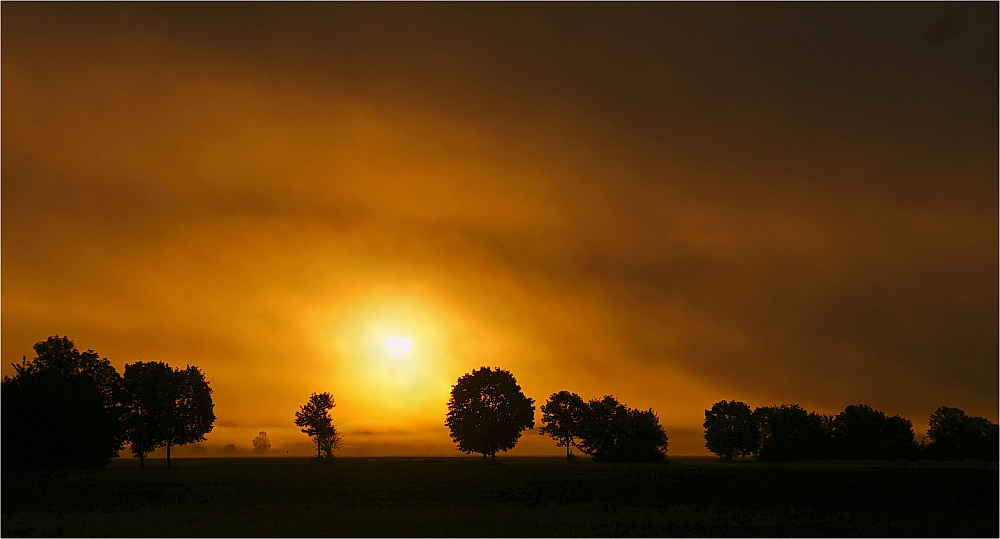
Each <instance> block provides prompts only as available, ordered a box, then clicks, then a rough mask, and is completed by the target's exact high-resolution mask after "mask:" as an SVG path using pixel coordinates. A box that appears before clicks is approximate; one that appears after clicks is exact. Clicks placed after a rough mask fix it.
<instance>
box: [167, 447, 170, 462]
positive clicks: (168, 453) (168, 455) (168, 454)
mask: <svg viewBox="0 0 1000 539" xmlns="http://www.w3.org/2000/svg"><path fill="white" fill-rule="evenodd" d="M169 467H170V442H167V468H169Z"/></svg>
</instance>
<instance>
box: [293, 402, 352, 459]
mask: <svg viewBox="0 0 1000 539" xmlns="http://www.w3.org/2000/svg"><path fill="white" fill-rule="evenodd" d="M336 406H337V405H336V404H335V403H334V402H333V395H330V394H329V393H313V394H312V395H310V396H309V401H308V402H306V403H305V404H303V405H302V406H300V407H299V408H300V409H299V411H298V412H295V424H296V425H297V426H299V427H302V432H304V433H305V434H307V435H308V436H309V437H310V438H312V439H313V442H315V443H316V457H317V458H322V457H324V456H325V457H326V458H333V450H334V449H337V448H339V447H340V445H341V442H342V439H343V437H342V435H341V434H340V432H338V431H337V428H336V427H334V426H333V419H332V418H330V410H331V409H333V408H334V407H336Z"/></svg>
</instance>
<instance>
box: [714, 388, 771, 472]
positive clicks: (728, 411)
mask: <svg viewBox="0 0 1000 539" xmlns="http://www.w3.org/2000/svg"><path fill="white" fill-rule="evenodd" d="M704 427H705V447H707V448H708V450H709V451H711V452H713V453H715V454H716V455H719V456H720V457H722V458H724V459H726V460H732V459H733V457H734V456H739V457H747V456H750V455H754V454H756V453H757V451H758V449H759V448H760V427H759V426H758V425H757V422H756V421H755V420H754V416H753V410H751V409H750V406H748V405H747V404H746V403H743V402H740V401H719V402H717V403H715V404H713V405H712V409H711V410H705V423H704Z"/></svg>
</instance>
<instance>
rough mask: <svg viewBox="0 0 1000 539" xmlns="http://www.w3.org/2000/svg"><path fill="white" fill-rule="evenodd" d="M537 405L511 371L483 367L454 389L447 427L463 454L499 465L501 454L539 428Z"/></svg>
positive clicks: (465, 376)
mask: <svg viewBox="0 0 1000 539" xmlns="http://www.w3.org/2000/svg"><path fill="white" fill-rule="evenodd" d="M534 402H535V401H534V400H533V399H530V398H528V397H525V396H524V393H522V392H521V386H519V385H517V380H515V379H514V375H513V374H511V373H510V371H506V370H503V369H500V368H498V369H496V370H493V369H491V368H489V367H482V368H480V369H477V370H474V371H472V372H471V373H469V374H465V375H463V376H462V377H461V378H459V379H458V381H457V382H456V383H455V385H454V386H452V388H451V399H450V400H449V401H448V416H447V419H446V420H445V425H446V426H447V427H448V428H449V429H450V430H451V437H452V439H453V440H455V443H457V444H458V449H459V450H460V451H462V452H465V453H482V455H483V460H486V457H487V456H489V457H490V458H491V459H492V460H493V461H494V462H496V458H497V451H509V450H510V449H513V448H514V446H515V445H516V444H517V440H518V439H519V438H520V437H521V432H522V431H524V430H525V429H529V428H532V427H534V426H535V406H534Z"/></svg>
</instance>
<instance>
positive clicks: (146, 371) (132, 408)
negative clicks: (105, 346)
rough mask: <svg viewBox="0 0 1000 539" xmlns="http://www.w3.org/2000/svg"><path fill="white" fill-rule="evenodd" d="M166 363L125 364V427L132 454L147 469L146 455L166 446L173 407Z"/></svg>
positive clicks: (168, 369) (169, 374) (169, 371)
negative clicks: (168, 424) (164, 443)
mask: <svg viewBox="0 0 1000 539" xmlns="http://www.w3.org/2000/svg"><path fill="white" fill-rule="evenodd" d="M172 377H173V371H171V370H170V367H169V366H167V364H166V363H162V362H155V361H147V362H143V361H136V362H135V363H132V364H129V365H125V376H124V385H125V401H124V402H125V410H126V412H125V427H126V430H127V432H128V440H129V442H130V443H131V446H132V454H133V455H135V456H137V457H139V465H140V466H141V467H145V466H146V455H148V454H149V453H151V452H153V450H155V449H156V448H157V447H160V446H161V445H163V442H164V439H165V438H166V434H165V433H166V430H167V423H168V421H169V416H170V413H171V408H172V406H173V398H172V394H171V393H172V387H171V386H172V384H171V378H172Z"/></svg>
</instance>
